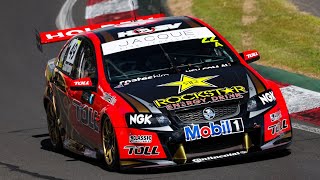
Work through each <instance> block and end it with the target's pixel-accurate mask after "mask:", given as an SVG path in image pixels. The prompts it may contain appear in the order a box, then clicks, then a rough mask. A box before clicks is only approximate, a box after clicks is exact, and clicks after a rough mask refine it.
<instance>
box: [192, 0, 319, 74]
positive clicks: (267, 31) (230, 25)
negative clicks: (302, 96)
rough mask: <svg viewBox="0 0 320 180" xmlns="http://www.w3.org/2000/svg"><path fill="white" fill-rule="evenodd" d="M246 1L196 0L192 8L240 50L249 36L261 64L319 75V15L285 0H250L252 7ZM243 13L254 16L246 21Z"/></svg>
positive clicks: (243, 48)
mask: <svg viewBox="0 0 320 180" xmlns="http://www.w3.org/2000/svg"><path fill="white" fill-rule="evenodd" d="M245 1H248V0H228V1H225V0H205V1H204V0H193V6H192V11H193V13H194V15H195V16H196V17H199V18H201V19H203V20H204V21H206V22H208V23H209V24H211V25H212V26H213V27H214V28H216V29H217V30H218V31H219V32H220V33H221V34H222V35H224V36H225V37H226V38H227V39H228V40H229V41H230V42H231V44H233V46H234V47H235V48H236V49H237V50H238V51H243V50H245V49H248V47H247V45H248V43H244V41H246V39H244V38H248V36H249V37H250V38H248V39H247V40H248V41H250V43H249V44H250V46H251V47H250V48H251V49H257V50H258V51H259V52H260V54H261V57H262V58H261V60H260V61H259V64H262V65H266V66H271V67H277V68H280V69H284V70H288V71H291V72H295V73H300V74H304V75H307V76H310V77H315V78H318V79H320V18H318V17H314V16H312V15H309V14H307V13H303V12H300V11H299V10H298V9H297V8H296V7H295V6H294V5H292V4H291V3H289V2H288V1H286V0H249V1H250V3H249V4H250V5H252V6H253V7H251V8H250V7H249V9H248V8H247V9H246V7H245V6H243V4H244V3H245ZM252 2H253V3H252ZM248 11H250V12H248ZM244 16H247V18H249V20H250V19H254V20H253V21H251V22H250V23H246V22H244V20H243V17H244ZM244 35H245V36H244ZM244 44H246V45H244Z"/></svg>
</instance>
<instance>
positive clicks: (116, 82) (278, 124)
mask: <svg viewBox="0 0 320 180" xmlns="http://www.w3.org/2000/svg"><path fill="white" fill-rule="evenodd" d="M96 27H97V26H96ZM85 29H87V30H85ZM88 29H90V30H88ZM93 29H95V30H93ZM92 30H93V31H92ZM76 32H78V33H80V34H77V33H76ZM81 32H82V33H81ZM76 34H77V35H76ZM67 37H68V38H70V39H69V40H68V41H67V43H66V44H65V45H64V47H63V48H62V50H61V52H60V53H59V55H58V56H57V58H54V59H52V60H50V61H48V65H47V67H46V71H45V76H46V81H47V84H46V89H45V93H44V107H45V109H46V113H47V117H48V118H47V121H48V129H49V134H50V137H51V141H52V144H53V146H54V148H55V150H56V151H61V150H62V149H63V148H66V149H69V150H71V151H73V152H75V153H78V154H82V155H86V156H89V157H93V158H103V159H104V160H105V161H106V166H107V167H108V168H110V169H113V170H116V169H119V168H141V167H157V166H170V165H182V164H188V163H200V162H206V161H214V160H219V159H224V158H229V157H234V156H242V155H246V154H250V153H254V152H264V151H267V150H279V149H283V148H286V147H288V145H290V143H291V139H292V130H291V121H290V117H289V114H288V110H287V107H286V104H285V101H284V99H283V97H282V94H281V92H280V90H279V88H278V87H277V86H276V85H275V84H274V83H273V82H271V81H268V80H266V79H264V78H263V77H261V75H259V74H258V73H257V72H256V71H255V70H254V69H252V68H251V67H250V66H249V65H248V63H251V62H253V61H256V60H258V59H259V58H260V55H259V53H258V52H257V51H255V50H251V51H245V52H243V53H238V52H237V51H236V50H235V49H234V48H233V47H232V46H231V45H230V44H229V43H228V41H226V40H225V39H224V38H223V37H222V36H221V35H220V34H219V33H218V32H217V31H216V30H215V29H213V28H212V27H210V26H209V25H207V24H205V23H204V22H202V21H201V20H198V19H196V18H193V17H162V18H155V19H147V20H141V21H134V22H126V23H121V24H115V25H108V26H107V27H103V28H100V27H99V28H98V29H96V28H92V27H81V28H79V29H71V30H70V29H69V30H63V31H61V32H59V31H55V32H47V33H41V34H40V36H39V38H40V43H48V42H54V41H60V40H61V38H63V40H65V38H67Z"/></svg>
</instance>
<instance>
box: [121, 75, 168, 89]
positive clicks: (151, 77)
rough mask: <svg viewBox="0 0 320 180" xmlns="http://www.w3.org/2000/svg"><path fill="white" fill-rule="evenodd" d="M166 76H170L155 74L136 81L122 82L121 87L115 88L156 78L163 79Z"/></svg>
mask: <svg viewBox="0 0 320 180" xmlns="http://www.w3.org/2000/svg"><path fill="white" fill-rule="evenodd" d="M164 76H169V74H154V75H152V76H144V77H137V78H135V79H130V80H125V81H120V82H119V85H117V86H116V87H115V88H121V87H124V86H127V85H129V84H130V83H134V82H139V81H146V80H151V79H155V78H161V77H164Z"/></svg>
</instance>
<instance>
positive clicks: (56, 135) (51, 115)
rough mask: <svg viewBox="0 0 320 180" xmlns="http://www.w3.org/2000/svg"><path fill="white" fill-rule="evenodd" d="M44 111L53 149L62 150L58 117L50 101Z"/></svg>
mask: <svg viewBox="0 0 320 180" xmlns="http://www.w3.org/2000/svg"><path fill="white" fill-rule="evenodd" d="M46 113H47V124H48V131H49V136H50V140H51V144H52V146H53V150H54V151H55V152H62V150H63V144H62V139H61V134H60V130H59V126H58V118H57V115H56V112H55V110H54V106H53V104H52V103H51V102H49V103H47V107H46Z"/></svg>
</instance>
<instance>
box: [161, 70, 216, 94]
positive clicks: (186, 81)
mask: <svg viewBox="0 0 320 180" xmlns="http://www.w3.org/2000/svg"><path fill="white" fill-rule="evenodd" d="M218 76H219V75H216V76H206V77H198V78H194V77H190V76H187V75H184V74H181V78H180V81H176V82H170V83H166V84H161V85H158V87H162V86H179V89H178V94H180V93H182V92H183V91H186V90H188V89H190V88H192V87H195V86H201V87H217V86H216V85H213V84H210V83H208V82H207V81H209V80H210V79H213V78H216V77H218Z"/></svg>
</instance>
